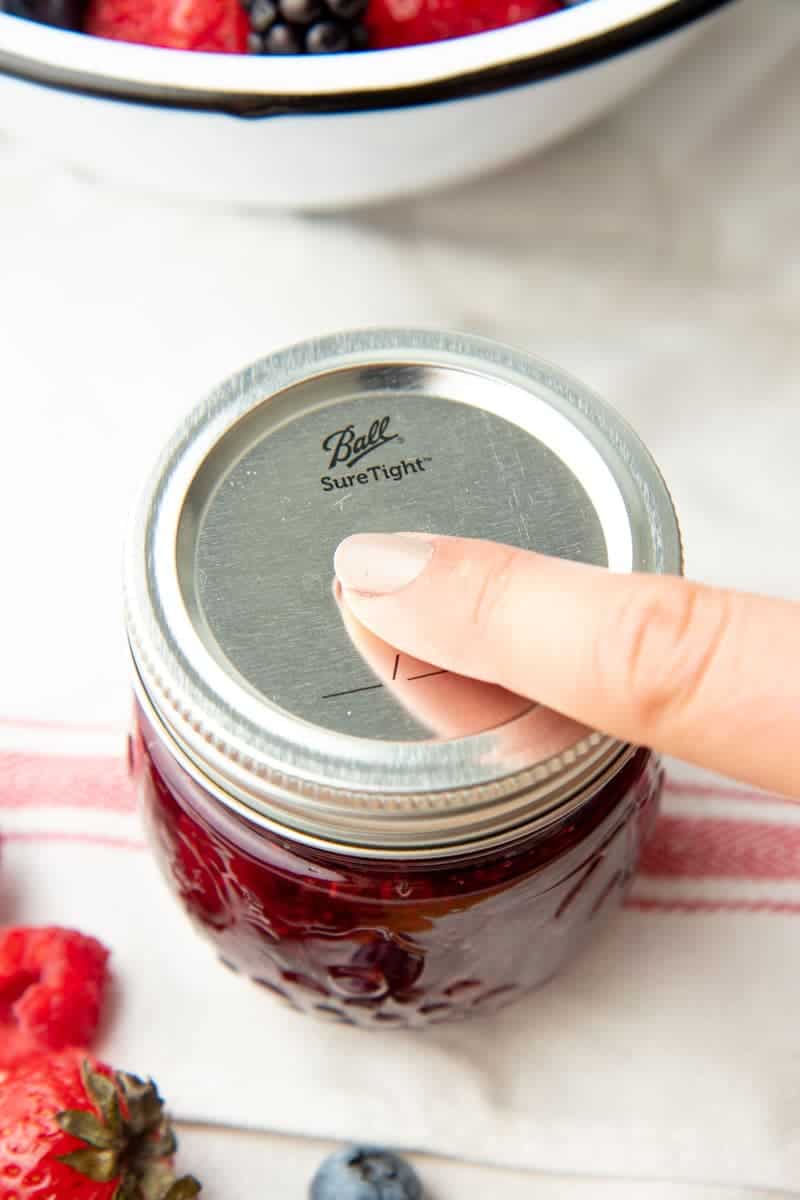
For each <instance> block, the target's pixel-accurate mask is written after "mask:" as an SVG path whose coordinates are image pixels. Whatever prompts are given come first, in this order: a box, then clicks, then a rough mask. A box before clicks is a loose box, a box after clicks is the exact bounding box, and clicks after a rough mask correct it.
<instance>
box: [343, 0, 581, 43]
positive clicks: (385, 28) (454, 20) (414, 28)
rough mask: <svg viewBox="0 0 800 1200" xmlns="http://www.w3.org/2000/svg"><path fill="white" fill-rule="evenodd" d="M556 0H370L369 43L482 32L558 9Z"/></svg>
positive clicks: (423, 40)
mask: <svg viewBox="0 0 800 1200" xmlns="http://www.w3.org/2000/svg"><path fill="white" fill-rule="evenodd" d="M562 7H563V5H562V4H560V3H558V2H557V0H370V4H369V8H368V9H367V18H366V23H367V32H368V35H369V44H370V46H371V47H373V48H374V49H376V50H385V49H388V48H389V47H391V46H415V45H417V44H418V43H420V42H439V41H442V40H443V39H444V38H457V37H465V36H466V35H467V34H470V33H483V32H484V31H485V30H487V29H499V28H501V27H502V26H503V25H515V24H516V23H517V22H519V21H531V20H533V19H534V18H535V17H544V16H547V15H548V14H549V13H554V12H559V11H560V10H561V8H562Z"/></svg>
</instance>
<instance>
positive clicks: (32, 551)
mask: <svg viewBox="0 0 800 1200" xmlns="http://www.w3.org/2000/svg"><path fill="white" fill-rule="evenodd" d="M798 114H800V5H798V4H797V3H796V2H795V0H745V2H744V3H742V4H740V5H738V6H734V8H733V9H732V10H731V11H730V12H727V13H726V14H724V16H723V17H722V19H721V20H720V21H719V23H718V25H717V26H716V28H715V29H713V30H712V31H710V32H709V33H708V34H707V35H705V38H704V40H702V41H701V43H700V44H699V45H698V46H697V47H696V49H694V50H693V51H692V52H691V54H690V56H689V57H688V58H687V59H686V60H685V61H684V62H682V63H681V64H680V65H679V67H678V69H677V70H673V71H672V72H671V73H670V74H669V76H668V77H666V78H664V79H663V80H661V81H660V82H659V83H658V84H657V85H656V86H655V87H653V88H651V89H650V90H649V91H648V93H647V94H646V95H644V96H641V97H639V98H637V99H636V100H634V102H633V103H631V104H630V105H629V106H628V107H627V108H626V109H625V110H624V111H623V112H620V113H619V114H617V115H616V116H615V117H613V118H612V119H610V120H608V121H606V122H604V123H603V124H601V125H599V126H597V127H596V128H593V129H592V130H590V131H588V132H587V133H585V134H583V135H580V136H579V137H577V138H576V139H574V140H573V141H572V142H570V143H569V144H567V145H564V146H562V147H559V148H557V149H555V150H553V151H551V152H550V153H548V154H547V155H545V156H544V157H541V158H539V159H538V160H536V161H534V162H531V163H528V164H524V165H522V166H520V167H519V168H516V169H514V170H513V171H511V172H508V173H506V174H505V175H503V176H497V177H494V178H492V179H487V180H485V181H483V182H480V183H477V184H474V185H471V186H469V187H465V188H463V189H460V190H457V191H455V192H451V193H447V194H443V195H439V196H436V197H429V198H425V199H421V200H418V201H415V202H412V203H404V204H402V205H397V206H394V207H389V208H384V209H380V210H374V211H371V212H365V213H361V214H356V215H350V216H342V217H328V218H321V219H316V220H304V219H300V218H293V217H289V216H276V215H264V214H259V213H254V212H238V213H236V212H224V211H211V210H208V209H203V208H200V207H194V208H193V209H187V208H186V207H181V206H180V205H177V204H171V203H169V202H167V201H163V200H153V199H150V198H148V197H145V196H134V195H130V194H123V193H121V192H119V191H115V190H113V189H110V188H107V187H105V186H104V185H103V184H102V182H98V181H96V180H92V179H88V178H86V177H83V176H79V175H75V174H73V173H70V171H69V170H67V169H64V168H61V167H58V166H56V165H54V164H53V163H52V162H48V161H45V160H43V159H41V158H40V157H38V156H37V153H36V151H35V149H33V148H31V147H27V146H24V145H21V144H18V143H17V142H15V141H14V139H13V136H10V135H11V134H13V115H9V114H0V129H2V128H3V127H5V128H6V129H7V130H9V136H8V137H6V138H4V137H3V135H2V134H0V218H1V219H0V281H1V282H0V361H1V362H2V368H3V369H2V377H1V378H0V386H1V387H2V392H1V393H0V395H1V396H2V399H0V412H1V413H2V419H3V434H2V447H3V452H2V468H1V469H0V514H1V515H0V537H1V538H2V560H0V561H2V568H0V584H1V585H2V595H1V596H0V616H1V617H2V621H1V622H0V664H2V670H0V713H5V714H14V715H16V716H18V717H25V716H30V717H37V718H42V717H50V718H53V719H56V720H64V719H74V720H80V721H99V722H102V723H103V724H106V723H108V724H111V725H116V724H118V723H120V722H122V721H124V719H125V715H126V712H127V705H128V693H127V682H126V672H125V661H124V653H123V650H124V645H123V639H122V634H121V621H120V603H119V570H118V565H119V553H120V543H121V537H122V531H123V528H124V521H125V517H126V514H127V511H128V509H129V506H130V503H131V500H132V498H133V495H134V494H135V490H136V488H137V487H138V485H139V483H140V481H141V478H142V474H143V472H144V471H145V470H146V469H147V467H148V466H149V463H150V461H151V459H152V457H153V455H154V454H155V453H156V451H157V450H158V448H159V447H160V444H161V443H162V441H163V439H164V438H165V436H166V435H167V434H168V433H169V432H170V430H171V429H172V427H173V426H174V425H175V424H176V422H177V420H178V419H179V417H180V416H181V415H182V413H183V412H184V410H185V409H186V408H187V407H188V406H189V405H190V404H192V403H194V402H195V401H196V400H197V399H198V398H199V397H200V396H202V395H203V393H204V392H205V391H206V390H207V389H208V388H209V387H210V386H211V385H213V384H214V383H216V382H217V381H218V380H219V379H221V378H222V377H224V376H225V375H227V374H228V373H229V372H231V371H233V370H235V369H238V368H239V367H240V366H242V365H243V364H244V363H246V362H247V361H249V360H251V359H253V358H255V357H258V356H260V355H262V354H264V353H266V352H268V351H269V350H271V349H273V348H275V347H277V346H280V345H282V344H284V343H286V342H287V341H290V340H293V339H295V338H300V337H305V336H308V335H311V334H316V333H320V332H324V331H327V330H333V329H337V328H342V327H345V326H358V325H365V324H392V323H397V324H417V325H418V324H427V325H434V326H446V327H451V328H458V329H465V330H470V331H473V332H476V333H480V334H484V335H488V336H491V337H495V338H498V339H501V340H507V341H512V342H515V343H516V344H518V345H520V346H522V347H527V348H529V349H531V350H533V351H535V352H536V353H538V354H541V355H543V356H545V357H549V358H552V359H554V360H555V361H557V362H559V363H560V364H561V365H563V366H564V367H565V368H567V369H568V370H569V371H571V372H572V373H573V374H576V375H578V376H580V377H582V378H584V379H585V380H586V381H587V382H588V383H589V384H590V385H592V386H593V387H594V388H595V389H596V390H597V391H598V392H600V393H601V394H602V395H604V396H605V397H607V398H608V399H609V400H610V401H611V402H612V403H614V404H615V405H616V406H617V407H618V408H619V409H620V410H621V411H622V412H623V413H624V414H625V415H626V416H627V417H628V418H629V419H630V420H631V421H632V422H633V423H634V424H635V425H636V427H637V428H638V429H639V431H640V432H641V433H642V435H643V437H644V439H645V441H646V442H647V443H648V445H649V446H650V447H651V449H652V450H653V452H654V454H655V457H656V459H657V460H658V462H659V464H660V466H661V467H662V469H663V471H664V474H665V476H666V478H667V480H668V482H669V485H670V487H671V490H672V492H673V495H674V498H675V501H676V504H677V507H678V510H679V513H680V515H681V518H682V525H683V530H684V535H685V542H686V547H687V551H688V567H689V570H690V572H691V573H692V574H694V575H696V576H699V577H702V578H704V579H709V580H714V581H717V582H720V583H726V584H730V585H733V586H747V587H750V588H756V589H759V590H763V591H766V592H771V593H776V594H785V595H793V596H796V597H798V598H800V571H798V535H797V515H798V508H799V505H798V499H799V498H800V483H798V467H797V459H798V448H799V447H800V219H798V218H799V216H800V132H799V130H800V125H799V124H798ZM131 153H135V147H131ZM276 169H278V170H279V169H280V164H276ZM794 944H795V945H796V939H795V943H794ZM767 990H768V989H767ZM766 1012H767V1013H768V1012H769V1007H768V1001H767V1006H766ZM795 1016H796V1012H795ZM779 1019H788V1020H790V1019H791V1015H790V1014H786V1013H784V1014H782V1015H781V1016H780V1017H779ZM720 1067H721V1072H722V1075H723V1076H724V1074H725V1068H726V1064H724V1063H721V1064H720ZM797 1091H798V1092H800V1086H798V1088H797ZM741 1102H742V1098H741V1097H740V1096H737V1094H735V1092H734V1093H731V1094H729V1095H728V1096H727V1098H726V1103H728V1104H729V1105H730V1106H731V1113H732V1114H734V1116H736V1115H737V1105H738V1104H740V1103H741ZM738 1116H741V1113H738ZM785 1116H786V1120H787V1122H788V1128H789V1130H790V1131H791V1129H793V1128H794V1127H798V1128H800V1104H798V1105H797V1107H796V1108H795V1111H794V1117H793V1118H792V1117H791V1116H790V1114H789V1113H787V1114H785ZM454 1119H455V1118H454ZM725 1119H726V1114H725V1112H721V1113H716V1114H709V1122H710V1123H711V1124H715V1125H719V1124H720V1122H722V1123H723V1124H724V1122H725ZM732 1123H733V1124H734V1125H735V1124H736V1120H733V1122H732ZM358 1132H359V1131H358V1129H353V1134H354V1135H356V1136H357V1134H358ZM790 1136H792V1137H794V1135H793V1134H791V1133H790ZM184 1141H185V1157H184V1161H185V1162H186V1163H191V1164H192V1165H193V1167H195V1168H196V1170H197V1173H198V1174H200V1173H202V1174H204V1175H205V1177H206V1179H207V1181H208V1184H209V1191H208V1194H209V1197H210V1200H213V1198H214V1197H217V1196H218V1197H219V1198H220V1200H222V1197H225V1198H226V1200H245V1197H247V1200H250V1198H254V1197H256V1196H261V1195H264V1196H266V1195H274V1196H276V1197H278V1196H281V1197H283V1198H285V1200H294V1198H295V1197H296V1198H298V1200H299V1198H300V1197H301V1196H303V1195H304V1189H305V1187H306V1181H307V1179H308V1177H309V1175H310V1173H311V1171H312V1169H313V1167H314V1165H315V1164H316V1162H317V1161H318V1159H319V1157H320V1156H321V1154H322V1152H323V1147H322V1146H321V1145H319V1144H317V1143H314V1142H312V1141H310V1140H309V1141H303V1140H298V1139H295V1138H283V1137H278V1136H275V1137H272V1136H268V1135H263V1134H249V1135H235V1134H232V1133H229V1134H225V1133H223V1132H216V1133H214V1134H213V1135H212V1134H211V1133H210V1132H209V1131H207V1130H203V1129H193V1130H189V1131H188V1132H187V1134H186V1137H185V1139H184ZM234 1154H235V1165H234V1162H233V1159H234ZM634 1156H635V1155H634ZM422 1165H423V1169H424V1172H425V1176H426V1179H427V1180H428V1181H429V1183H430V1185H431V1188H432V1189H433V1193H434V1200H451V1198H452V1200H456V1198H457V1200H472V1198H478V1197H490V1196H491V1197H494V1196H497V1197H500V1196H501V1195H502V1196H507V1197H509V1200H516V1198H517V1197H523V1196H525V1197H533V1198H535V1200H551V1197H552V1198H555V1197H564V1200H588V1198H589V1197H590V1196H591V1197H592V1200H606V1197H609V1198H610V1197H612V1196H613V1197H615V1198H619V1200H628V1197H631V1200H633V1197H637V1198H639V1197H647V1198H649V1200H662V1198H663V1200H667V1198H668V1197H669V1198H672V1197H673V1196H678V1195H680V1196H686V1197H697V1198H698V1200H699V1198H701V1197H702V1200H712V1198H713V1200H723V1198H724V1197H731V1198H733V1197H736V1200H739V1198H740V1197H743V1196H745V1194H746V1195H747V1196H748V1197H754V1196H766V1195H767V1194H768V1193H767V1192H766V1191H763V1190H762V1191H754V1192H748V1193H744V1192H739V1191H737V1190H736V1189H722V1188H714V1187H712V1186H711V1183H713V1180H710V1181H709V1187H707V1188H700V1187H698V1188H693V1187H689V1186H688V1185H686V1184H682V1185H674V1186H673V1185H670V1184H668V1183H666V1182H664V1183H658V1182H653V1183H645V1182H643V1181H641V1180H640V1181H638V1182H636V1183H631V1184H630V1185H628V1184H624V1183H623V1182H614V1183H612V1184H601V1183H599V1182H592V1181H591V1176H592V1167H593V1159H592V1153H591V1152H587V1154H586V1157H585V1160H584V1161H582V1162H577V1163H576V1162H569V1163H565V1168H568V1170H569V1172H570V1178H567V1177H557V1176H538V1175H532V1174H524V1175H517V1174H516V1173H514V1172H502V1173H500V1172H497V1173H495V1172H489V1171H488V1170H485V1169H482V1168H478V1167H466V1166H458V1165H457V1164H454V1163H452V1162H450V1163H448V1162H447V1161H445V1160H436V1159H430V1160H424V1162H423V1164H422ZM573 1173H577V1174H578V1175H579V1176H583V1178H574V1179H573V1178H571V1176H572V1174H573ZM764 1177H765V1178H767V1173H765V1176H764ZM215 1181H216V1182H215ZM797 1188H798V1192H800V1178H799V1179H798V1181H797Z"/></svg>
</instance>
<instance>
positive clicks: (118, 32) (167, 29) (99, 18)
mask: <svg viewBox="0 0 800 1200" xmlns="http://www.w3.org/2000/svg"><path fill="white" fill-rule="evenodd" d="M84 28H85V31H86V33H92V34H94V35H95V36H96V37H104V38H112V39H114V40H116V41H120V42H140V43H143V44H144V45H147V46H167V47H170V48H171V49H173V50H208V51H211V52H212V53H216V54H245V53H246V52H247V36H248V33H249V30H250V22H249V20H248V17H247V13H246V12H245V10H244V9H243V7H242V5H241V4H240V2H239V0H90V2H89V7H88V10H87V13H86V21H85V25H84Z"/></svg>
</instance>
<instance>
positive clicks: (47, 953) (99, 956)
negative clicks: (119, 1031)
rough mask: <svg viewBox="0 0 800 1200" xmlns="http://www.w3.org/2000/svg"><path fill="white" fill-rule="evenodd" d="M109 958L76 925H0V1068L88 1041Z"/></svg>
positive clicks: (97, 1008)
mask: <svg viewBox="0 0 800 1200" xmlns="http://www.w3.org/2000/svg"><path fill="white" fill-rule="evenodd" d="M107 960H108V951H107V950H106V948H105V946H103V945H101V943H100V942H98V941H96V940H95V938H92V937H86V936H85V935H84V934H82V933H77V932H76V931H75V930H73V929H58V928H52V927H44V928H40V929H31V928H24V927H19V928H13V927H12V928H6V929H0V1067H8V1066H13V1065H14V1064H15V1063H17V1062H21V1061H22V1060H24V1059H25V1058H28V1057H31V1056H32V1055H35V1054H38V1053H41V1052H42V1051H44V1050H61V1049H63V1048H64V1047H65V1046H70V1045H73V1046H86V1045H88V1044H89V1043H90V1042H91V1040H92V1037H93V1036H94V1033H95V1030H96V1028H97V1022H98V1020H99V1018H100V1005H101V1002H102V999H103V993H104V991H105V985H106V979H107V968H106V963H107Z"/></svg>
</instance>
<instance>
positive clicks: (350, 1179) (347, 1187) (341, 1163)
mask: <svg viewBox="0 0 800 1200" xmlns="http://www.w3.org/2000/svg"><path fill="white" fill-rule="evenodd" d="M310 1195H311V1200H422V1184H421V1183H420V1181H419V1176H418V1175H417V1173H416V1171H415V1170H414V1168H413V1167H410V1166H409V1164H408V1163H407V1162H405V1161H404V1160H403V1159H402V1158H400V1157H399V1156H398V1155H397V1154H393V1153H392V1152H391V1150H381V1149H380V1148H379V1147H377V1146H348V1147H347V1148H346V1149H345V1150H339V1151H337V1153H336V1154H332V1155H331V1156H330V1158H326V1159H325V1161H324V1163H323V1164H322V1166H321V1167H320V1168H319V1170H318V1171H317V1173H316V1175H315V1176H314V1178H313V1180H312V1182H311V1193H310Z"/></svg>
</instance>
